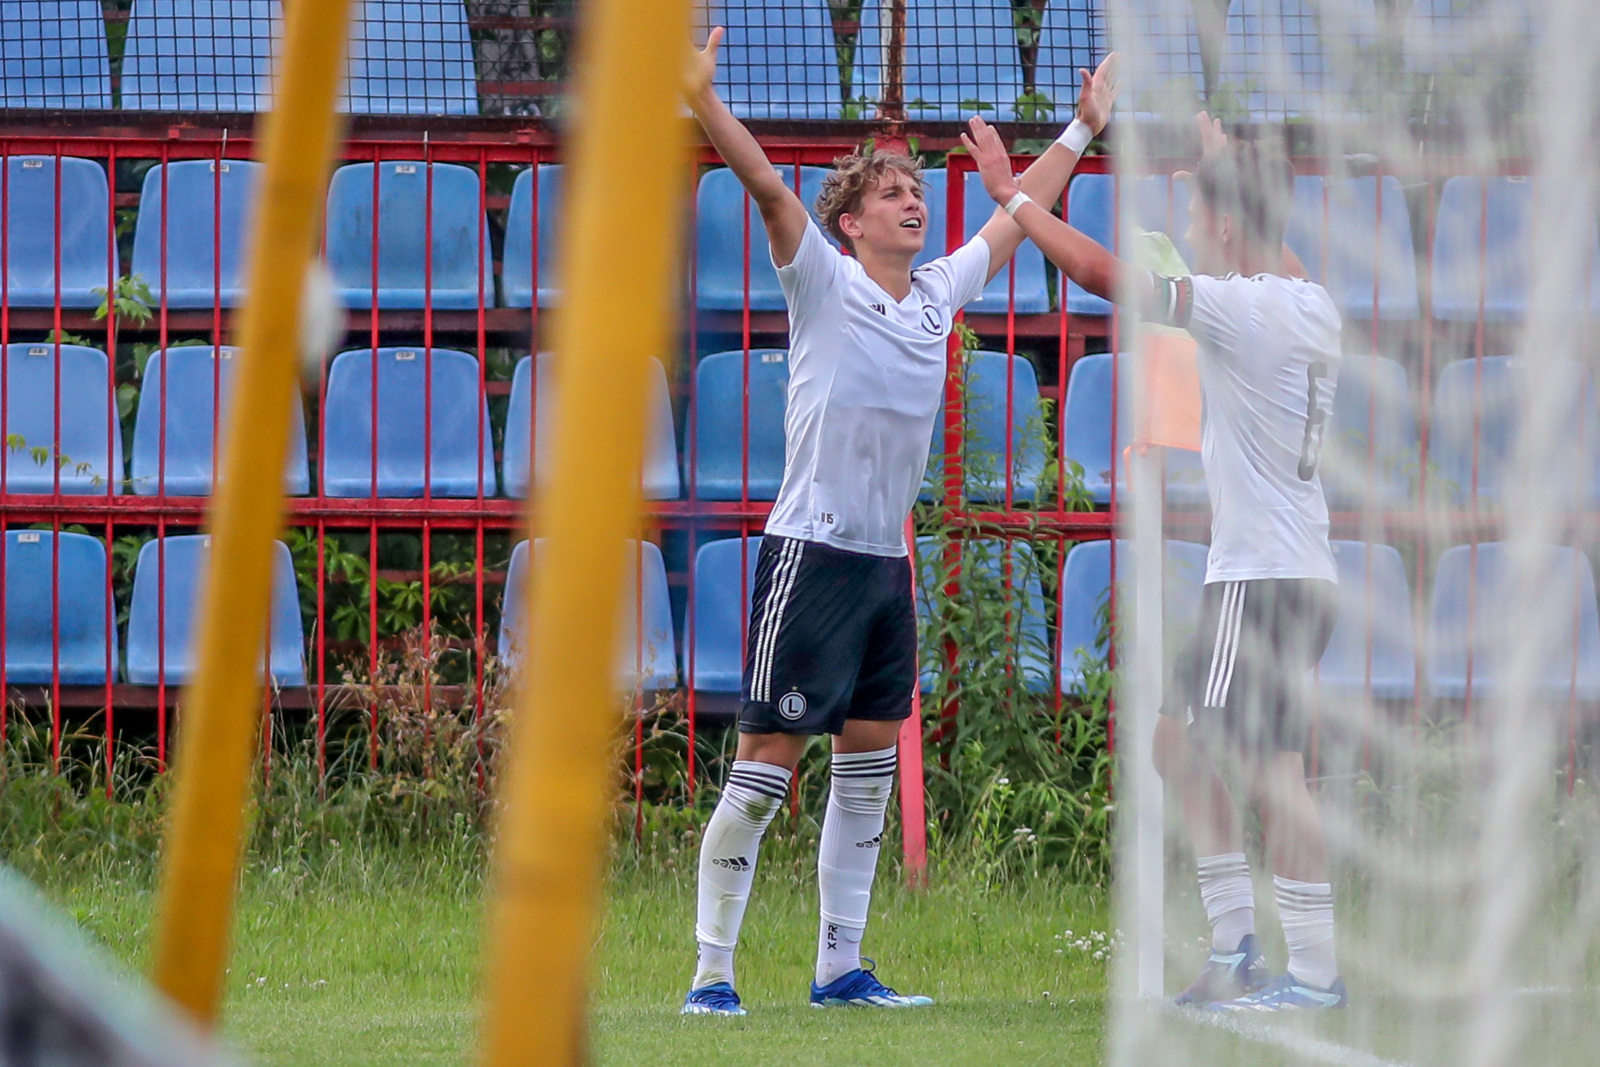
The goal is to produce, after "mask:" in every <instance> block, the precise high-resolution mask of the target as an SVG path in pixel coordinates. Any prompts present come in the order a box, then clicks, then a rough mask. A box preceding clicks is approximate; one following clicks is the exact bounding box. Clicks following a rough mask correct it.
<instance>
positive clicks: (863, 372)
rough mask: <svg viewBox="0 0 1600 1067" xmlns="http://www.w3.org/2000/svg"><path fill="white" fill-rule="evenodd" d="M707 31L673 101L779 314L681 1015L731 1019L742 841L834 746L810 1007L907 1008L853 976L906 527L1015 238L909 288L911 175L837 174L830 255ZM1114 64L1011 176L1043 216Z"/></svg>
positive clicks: (911, 671)
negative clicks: (726, 763) (721, 184)
mask: <svg viewBox="0 0 1600 1067" xmlns="http://www.w3.org/2000/svg"><path fill="white" fill-rule="evenodd" d="M722 36H723V30H722V28H721V27H718V28H716V29H713V30H712V31H711V34H710V36H709V38H708V39H707V43H706V47H705V49H704V50H702V51H696V52H692V53H691V56H690V63H689V69H688V74H687V79H686V86H685V92H686V96H687V100H688V104H689V107H690V108H691V110H692V111H693V112H694V114H695V117H696V118H698V119H699V121H700V125H701V126H702V127H704V129H705V132H706V136H707V137H708V138H709V139H710V141H711V143H712V145H713V146H714V147H715V148H716V150H717V152H718V153H719V154H720V155H721V156H722V158H723V159H724V160H725V161H726V162H727V164H728V166H729V168H731V169H732V171H733V172H734V174H736V175H737V176H738V177H739V180H740V181H741V182H742V183H743V185H744V188H745V189H746V190H747V191H748V192H749V194H750V196H751V198H752V199H753V200H754V201H755V204H756V207H757V208H758V209H759V210H760V212H761V219H762V222H763V223H764V224H765V227H766V231H767V240H768V242H769V244H770V246H771V249H772V262H773V265H774V266H775V267H776V268H777V270H778V279H779V281H780V282H781V284H782V286H783V293H784V297H785V300H786V301H787V303H788V307H789V395H788V413H787V415H786V416H785V420H784V433H785V438H786V455H785V462H784V475H783V485H782V488H781V489H780V490H779V493H778V498H777V500H776V502H775V503H774V504H773V508H772V513H771V516H770V517H769V518H768V520H767V526H766V532H765V536H764V538H763V540H762V543H761V550H760V554H759V556H758V557H757V563H756V579H755V588H754V589H753V590H752V596H751V614H750V630H749V633H750V639H749V644H748V648H747V650H746V653H745V665H744V680H743V686H742V688H743V693H742V697H743V703H742V707H741V710H740V713H739V744H738V750H737V752H736V753H735V762H734V764H733V767H732V769H731V770H730V771H729V773H728V779H727V783H726V784H725V786H724V788H723V792H722V797H721V799H720V800H719V801H718V802H717V807H716V810H715V811H714V812H713V813H712V815H711V819H710V821H709V822H708V823H707V825H706V829H705V836H704V838H703V840H702V842H701V847H700V885H699V906H698V914H697V918H696V923H695V939H696V941H697V942H698V944H699V957H698V966H697V968H696V970H695V975H694V979H693V981H692V982H691V984H690V990H689V994H688V997H687V998H686V999H685V1001H684V1005H683V1011H684V1013H685V1014H704V1015H742V1014H744V1009H743V1008H742V1007H741V1006H740V1003H739V996H738V994H737V993H736V992H735V990H734V969H733V954H734V948H735V946H736V945H737V943H738V940H739V928H740V925H741V923H742V921H743V919H744V912H745V906H746V904H747V903H748V901H749V898H750V886H751V882H752V881H753V879H754V876H755V867H756V854H757V851H758V849H759V847H760V844H761V837H762V834H763V833H765V831H766V828H767V825H768V823H770V822H771V820H772V817H773V815H774V814H775V813H776V812H777V810H778V808H779V807H780V806H781V805H782V803H783V799H784V797H785V795H786V794H787V792H788V789H789V784H790V779H791V778H792V776H793V774H794V770H795V767H796V766H797V765H798V764H799V762H800V757H801V754H802V753H803V752H804V751H805V748H806V745H807V744H808V743H809V741H810V740H811V738H812V737H815V736H817V735H819V734H825V733H826V734H831V735H833V764H832V775H831V780H830V786H829V793H828V805H827V813H826V816H825V817H824V819H823V824H822V841H821V844H820V847H819V851H818V855H817V885H818V889H819V894H820V897H821V912H822V915H821V924H820V929H819V933H818V938H817V967H816V980H815V982H814V983H813V984H812V986H811V1003H812V1004H813V1005H815V1006H817V1007H827V1006H834V1005H866V1006H875V1007H896V1008H897V1007H912V1006H917V1005H924V1004H930V1003H932V1001H930V1000H929V999H928V998H927V997H920V996H906V995H902V994H899V993H896V992H895V991H894V990H893V989H890V988H889V987H888V986H886V985H884V984H883V983H882V982H880V981H879V980H878V979H877V977H876V976H875V975H874V974H873V971H872V969H871V968H870V966H869V967H867V968H863V966H862V958H861V941H862V935H863V932H864V931H865V929H866V925H867V911H868V905H869V903H870V901H871V896H872V881H873V875H874V873H875V872H876V870H877V865H878V851H879V844H880V841H881V839H882V834H883V823H884V812H885V809H886V807H887V805H888V801H889V793H890V790H891V788H892V786H893V783H894V771H895V741H896V737H897V735H898V734H899V732H900V725H901V723H902V722H903V721H904V720H905V719H906V718H907V717H908V716H909V715H910V714H911V698H912V693H913V690H914V687H915V686H916V684H917V630H916V607H915V604H914V601H913V599H912V593H911V567H910V563H909V561H908V559H907V551H906V543H905V522H906V517H907V516H908V515H909V514H910V512H911V507H912V504H913V503H914V502H915V501H916V497H917V492H918V490H919V489H920V488H921V485H922V481H923V477H924V474H925V472H926V470H927V464H928V450H929V445H930V443H931V441H932V437H933V425H934V419H935V417H936V416H937V414H938V412H939V407H940V405H941V403H942V402H943V397H944V382H945V374H946V352H947V339H948V337H949V334H950V330H951V328H952V324H953V321H954V316H955V314H956V313H957V312H958V311H960V310H961V308H962V307H963V306H965V305H966V304H967V303H969V302H970V301H972V300H973V299H975V298H976V297H977V296H978V295H979V293H981V292H982V291H983V287H984V286H985V285H986V284H988V282H989V280H990V279H991V278H993V277H994V276H995V275H996V274H997V273H999V271H1000V270H1001V269H1002V268H1003V267H1004V266H1005V264H1006V262H1007V260H1009V259H1010V258H1011V256H1012V254H1013V253H1014V252H1015V251H1016V249H1017V247H1018V245H1020V244H1021V243H1022V231H1021V230H1019V229H1018V228H1017V226H1016V224H1015V223H1014V222H1012V220H1011V219H1009V218H1007V217H1006V215H1005V214H1004V213H1003V212H1001V211H998V210H997V211H996V212H995V213H994V216H993V217H992V218H991V219H989V221H988V222H986V223H985V224H984V226H983V228H982V229H981V230H979V231H978V234H977V236H976V237H974V238H973V239H972V240H971V241H968V242H967V243H966V244H965V245H963V246H962V247H961V248H959V249H957V250H956V251H955V252H953V253H951V254H950V255H948V256H945V257H943V258H941V259H936V260H934V261H933V262H932V263H929V264H927V265H925V266H922V267H918V268H917V269H916V270H913V269H912V261H913V260H914V259H915V258H916V256H917V254H918V253H920V252H921V251H922V247H923V242H924V240H925V239H926V234H927V220H928V209H927V205H926V204H925V203H924V202H923V188H922V180H921V176H920V173H919V171H920V165H919V163H918V162H917V161H916V160H915V159H914V158H912V157H910V156H907V155H903V154H898V153H893V152H880V153H876V154H873V155H851V156H847V157H845V158H843V159H840V160H839V161H838V162H837V163H836V164H835V167H834V171H833V173H831V174H829V175H828V176H827V178H826V179H825V180H824V182H823V185H822V193H821V195H820V196H819V197H818V198H817V204H816V209H817V214H818V215H819V216H820V217H821V219H822V222H823V224H824V225H825V226H827V228H828V230H829V232H830V233H831V234H832V235H833V238H834V240H835V241H837V242H838V243H839V244H840V245H842V246H843V247H844V248H845V249H846V250H847V251H848V252H849V253H850V255H849V256H846V255H841V254H840V253H839V251H838V250H837V249H836V248H834V247H833V246H832V245H831V244H829V243H828V240H827V239H826V238H825V237H824V236H823V233H822V230H821V229H820V228H819V227H818V226H817V225H816V223H814V222H813V221H812V220H811V216H810V215H809V214H808V213H807V211H806V208H805V205H804V204H802V203H801V202H800V198H799V197H797V196H796V195H795V194H794V191H793V190H792V189H791V188H790V187H789V186H788V185H787V184H785V183H784V181H783V179H782V178H781V177H779V175H778V172H777V171H776V170H775V169H774V168H773V166H772V164H771V163H770V162H768V160H767V157H766V154H765V153H764V152H763V151H762V149H761V146H760V145H759V144H758V143H757V142H756V139H755V138H754V137H753V136H751V134H750V132H749V131H748V130H747V129H745V127H744V125H743V124H742V123H740V122H739V120H738V119H736V118H735V117H734V116H733V114H732V113H731V112H730V111H729V110H728V107H727V105H726V104H724V103H723V102H722V100H721V99H719V98H718V96H717V93H716V90H715V89H714V88H713V80H714V78H715V74H716V59H717V48H718V46H719V44H720V43H721V41H722ZM1113 62H1114V61H1113V59H1112V58H1110V57H1108V58H1107V60H1106V62H1105V63H1102V64H1101V66H1100V68H1099V70H1097V71H1096V72H1094V73H1093V74H1090V73H1089V72H1088V71H1084V72H1082V78H1083V86H1082V91H1081V92H1080V94H1079V109H1078V110H1079V113H1078V117H1077V118H1076V119H1075V120H1074V121H1073V122H1072V124H1071V125H1070V126H1069V127H1068V128H1067V130H1066V131H1065V132H1064V133H1063V134H1062V136H1061V139H1060V140H1058V141H1057V142H1056V144H1055V145H1053V146H1051V147H1050V148H1049V149H1048V150H1047V151H1046V152H1045V153H1044V154H1043V155H1042V156H1040V157H1039V159H1038V160H1036V161H1035V162H1034V164H1033V165H1032V166H1031V167H1029V168H1028V170H1027V172H1026V173H1025V174H1023V175H1022V177H1021V179H1020V181H1021V187H1022V188H1024V189H1027V190H1028V192H1029V194H1030V195H1032V196H1034V197H1037V198H1038V199H1039V200H1040V201H1041V202H1043V203H1050V202H1053V201H1054V200H1055V199H1056V198H1057V197H1059V196H1060V195H1061V190H1062V189H1063V188H1064V187H1065V186H1066V183H1067V178H1068V177H1069V176H1070V175H1071V173H1072V170H1073V168H1074V167H1076V166H1077V162H1078V157H1079V155H1080V154H1081V153H1082V151H1083V149H1084V148H1085V147H1086V146H1087V145H1088V143H1089V141H1090V139H1091V138H1092V137H1093V136H1094V135H1095V134H1097V133H1099V132H1100V130H1101V128H1102V127H1104V125H1105V122H1106V118H1107V117H1108V116H1109V114H1110V110H1111V104H1112V100H1113V98H1114V96H1115V91H1116V89H1115V84H1114V81H1115V73H1114V67H1113V66H1112V64H1113Z"/></svg>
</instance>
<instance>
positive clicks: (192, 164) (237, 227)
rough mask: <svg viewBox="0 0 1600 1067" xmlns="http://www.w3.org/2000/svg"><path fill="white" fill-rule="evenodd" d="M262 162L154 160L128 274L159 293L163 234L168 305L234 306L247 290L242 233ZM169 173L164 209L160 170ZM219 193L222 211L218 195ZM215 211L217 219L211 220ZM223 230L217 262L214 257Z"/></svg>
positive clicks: (146, 177) (141, 196)
mask: <svg viewBox="0 0 1600 1067" xmlns="http://www.w3.org/2000/svg"><path fill="white" fill-rule="evenodd" d="M261 169H262V167H261V164H260V163H256V162H253V161H251V160H245V159H225V160H223V161H222V163H221V165H220V170H219V166H218V164H217V162H216V161H215V160H210V159H186V160H182V161H179V162H175V163H168V164H160V163H158V164H156V165H155V166H153V167H151V168H150V169H149V170H148V171H146V172H145V175H144V190H143V192H141V193H140V194H139V218H138V221H137V222H135V223H134V227H133V273H134V274H137V275H139V276H140V277H142V278H143V279H144V280H145V282H146V283H147V284H148V285H149V286H150V292H151V293H152V294H154V296H155V298H156V300H157V301H158V302H159V301H160V299H161V286H162V279H163V275H162V272H161V233H162V229H163V221H164V219H166V218H167V214H170V217H171V224H170V225H168V226H166V227H165V228H166V237H167V251H166V256H167V276H168V277H169V278H170V281H169V282H168V283H167V294H166V296H167V306H168V307H172V308H208V307H212V306H214V305H215V304H216V303H218V302H220V304H221V306H222V307H225V308H231V307H236V306H237V305H238V304H239V302H240V301H241V300H242V299H243V297H244V239H245V235H246V227H247V226H248V225H249V219H250V209H251V205H253V204H254V203H255V191H256V180H257V179H258V178H259V177H260V176H261ZM163 174H164V175H165V176H166V201H167V205H168V208H169V209H170V210H169V211H168V213H167V214H163V211H162V203H161V197H162V189H161V185H162V175H163ZM219 191H220V193H221V201H222V204H221V211H220V212H218V210H217V195H218V192H219ZM219 213H220V215H221V217H222V218H221V221H222V225H221V228H220V229H219V228H218V227H217V225H216V222H217V216H218V214H219ZM219 233H220V234H221V235H222V236H221V241H220V245H221V252H222V257H221V258H222V262H221V267H220V270H219V268H218V263H217V255H216V253H217V250H218V244H219V242H218V240H217V235H218V234H219Z"/></svg>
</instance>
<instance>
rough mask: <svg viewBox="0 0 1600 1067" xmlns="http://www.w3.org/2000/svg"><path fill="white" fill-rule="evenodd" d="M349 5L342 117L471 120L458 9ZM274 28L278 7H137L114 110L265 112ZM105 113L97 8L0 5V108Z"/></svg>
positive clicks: (391, 2)
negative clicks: (365, 115) (408, 116)
mask: <svg viewBox="0 0 1600 1067" xmlns="http://www.w3.org/2000/svg"><path fill="white" fill-rule="evenodd" d="M352 7H353V11H352V19H353V21H352V24H351V27H350V46H349V56H350V62H349V68H348V71H347V76H346V81H345V90H344V93H343V95H342V96H341V98H340V108H341V110H344V111H349V112H356V113H371V114H387V115H392V114H423V115H465V114H477V112H478V87H477V80H476V75H475V73H474V66H473V53H472V41H471V38H470V37H469V35H468V30H467V17H466V9H465V7H464V5H463V4H462V3H461V2H460V0H362V2H361V3H359V4H354V5H352ZM282 20H283V12H282V6H281V4H280V3H279V2H278V0H137V2H136V3H134V5H133V10H132V11H131V12H130V13H129V18H128V27H127V39H126V45H125V49H124V52H123V58H122V83H121V95H122V100H121V104H122V107H123V108H125V109H128V110H132V111H251V112H258V111H265V110H267V108H268V107H269V106H270V104H271V76H272V62H273V51H274V49H275V47H276V44H277V40H278V38H279V37H280V36H281V24H282ZM111 106H112V93H111V66H110V60H109V56H108V53H107V49H106V34H105V20H104V15H103V13H102V11H101V5H100V3H99V2H98V0H62V2H59V3H34V2H31V0H23V2H10V3H6V4H0V107H6V108H93V109H104V108H109V107H111Z"/></svg>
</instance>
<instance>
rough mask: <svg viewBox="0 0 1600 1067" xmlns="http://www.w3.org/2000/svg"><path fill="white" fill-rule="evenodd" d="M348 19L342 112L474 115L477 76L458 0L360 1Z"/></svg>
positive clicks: (464, 16)
mask: <svg viewBox="0 0 1600 1067" xmlns="http://www.w3.org/2000/svg"><path fill="white" fill-rule="evenodd" d="M353 8H354V9H353V10H352V11H351V16H352V19H353V21H352V22H351V24H350V76H349V79H348V81H347V83H346V85H345V93H344V96H343V97H342V98H341V99H340V101H339V108H340V110H341V111H350V112H354V113H355V114H358V115H476V114H477V113H478V81H477V75H476V73H475V71H474V65H473V56H472V39H471V37H470V36H469V34H468V31H467V12H466V8H465V6H464V5H463V4H462V2H461V0H361V3H360V4H358V5H353Z"/></svg>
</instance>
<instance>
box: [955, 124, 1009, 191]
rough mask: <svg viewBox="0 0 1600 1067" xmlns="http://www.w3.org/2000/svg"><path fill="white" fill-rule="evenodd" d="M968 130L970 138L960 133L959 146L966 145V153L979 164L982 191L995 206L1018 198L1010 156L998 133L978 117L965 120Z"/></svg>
mask: <svg viewBox="0 0 1600 1067" xmlns="http://www.w3.org/2000/svg"><path fill="white" fill-rule="evenodd" d="M967 129H969V130H971V131H972V135H971V136H970V137H969V136H967V134H965V133H963V134H962V135H961V143H962V144H964V145H966V147H967V151H968V152H970V153H971V154H972V158H973V160H974V161H975V162H976V163H977V164H978V173H979V175H981V176H982V178H983V188H984V190H985V191H986V192H987V193H988V194H989V195H990V196H992V197H994V200H995V203H997V204H1004V203H1006V202H1007V201H1008V200H1010V199H1011V198H1012V197H1013V196H1016V195H1017V179H1016V176H1015V175H1014V174H1012V172H1011V156H1010V155H1009V154H1008V153H1007V152H1006V146H1005V144H1004V143H1003V142H1002V141H1001V140H1000V134H999V132H998V131H997V130H995V128H994V127H993V126H991V125H989V124H988V123H987V122H984V121H983V118H982V117H981V116H979V115H974V116H972V117H971V118H970V119H968V120H967Z"/></svg>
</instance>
